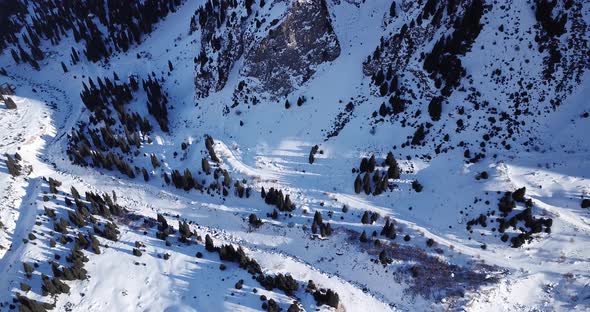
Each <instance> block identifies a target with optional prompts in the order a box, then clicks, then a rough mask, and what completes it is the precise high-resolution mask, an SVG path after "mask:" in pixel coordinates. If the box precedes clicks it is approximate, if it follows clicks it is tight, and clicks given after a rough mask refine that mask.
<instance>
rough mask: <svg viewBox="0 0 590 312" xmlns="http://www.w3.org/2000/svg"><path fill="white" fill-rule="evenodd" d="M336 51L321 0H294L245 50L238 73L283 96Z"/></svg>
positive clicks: (307, 77) (330, 58)
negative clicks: (250, 47) (287, 9)
mask: <svg viewBox="0 0 590 312" xmlns="http://www.w3.org/2000/svg"><path fill="white" fill-rule="evenodd" d="M339 55H340V44H339V42H338V38H337V37H336V34H335V33H334V29H333V28H332V22H331V19H330V14H329V11H328V7H327V5H326V2H325V0H322V1H310V0H297V1H295V2H294V3H293V6H292V7H291V8H290V9H289V12H288V13H287V15H286V16H285V18H284V19H283V21H282V23H280V24H279V25H278V26H277V27H276V28H273V29H271V30H270V31H269V33H268V35H267V36H266V37H265V38H264V39H263V40H262V41H261V42H260V43H259V44H258V45H257V46H256V47H254V48H253V49H252V50H250V51H249V52H248V54H247V55H246V57H245V64H244V67H243V69H242V71H241V73H242V75H243V76H246V77H251V78H255V79H256V80H258V81H259V83H260V87H261V89H262V90H264V91H266V92H269V93H271V94H272V95H275V96H284V95H287V94H288V93H290V92H291V91H292V90H293V89H294V88H295V87H296V86H297V85H300V84H302V83H305V82H306V81H307V80H309V79H310V78H311V77H312V76H313V74H314V73H315V72H316V67H317V66H318V65H319V64H321V63H324V62H331V61H333V60H335V59H336V58H337V57H338V56H339Z"/></svg>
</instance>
